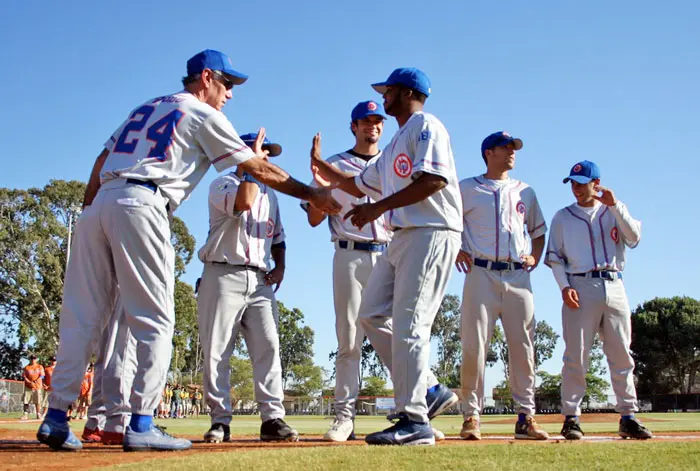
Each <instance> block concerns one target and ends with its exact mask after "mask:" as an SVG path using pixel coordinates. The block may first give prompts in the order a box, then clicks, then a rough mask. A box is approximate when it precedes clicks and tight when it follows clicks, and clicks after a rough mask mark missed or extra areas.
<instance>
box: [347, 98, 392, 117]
mask: <svg viewBox="0 0 700 471" xmlns="http://www.w3.org/2000/svg"><path fill="white" fill-rule="evenodd" d="M367 116H379V117H380V118H382V119H386V116H384V108H382V105H380V104H379V103H377V102H376V101H371V100H370V101H362V102H360V103H358V104H357V105H355V107H354V108H353V109H352V113H350V120H351V121H357V120H358V119H364V118H366V117H367Z"/></svg>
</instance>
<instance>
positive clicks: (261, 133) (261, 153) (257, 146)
mask: <svg viewBox="0 0 700 471" xmlns="http://www.w3.org/2000/svg"><path fill="white" fill-rule="evenodd" d="M263 142H265V128H260V129H259V130H258V137H256V138H255V142H254V143H253V152H255V155H257V156H258V157H260V158H261V159H265V160H267V156H268V154H269V153H270V151H267V150H263V148H262V146H263Z"/></svg>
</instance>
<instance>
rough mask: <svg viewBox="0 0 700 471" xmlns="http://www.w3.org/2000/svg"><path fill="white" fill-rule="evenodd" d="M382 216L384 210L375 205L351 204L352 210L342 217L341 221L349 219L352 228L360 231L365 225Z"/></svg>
mask: <svg viewBox="0 0 700 471" xmlns="http://www.w3.org/2000/svg"><path fill="white" fill-rule="evenodd" d="M382 214H384V210H383V209H382V208H381V207H379V205H377V204H376V203H365V204H358V205H355V204H353V208H352V209H351V210H350V211H348V212H347V213H346V214H345V216H343V220H347V219H350V222H351V223H352V225H353V226H355V227H357V228H358V229H359V230H362V228H363V227H365V225H366V224H368V223H370V222H372V221H374V220H375V219H377V218H378V217H379V216H381V215H382Z"/></svg>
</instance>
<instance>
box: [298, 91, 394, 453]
mask: <svg viewBox="0 0 700 471" xmlns="http://www.w3.org/2000/svg"><path fill="white" fill-rule="evenodd" d="M385 119H386V117H385V116H384V114H383V109H382V107H381V105H379V104H378V103H376V102H374V101H364V102H362V103H358V104H357V105H356V106H355V107H354V108H353V110H352V112H351V114H350V120H351V122H350V130H351V131H352V133H353V135H354V136H355V145H354V146H353V148H352V149H350V150H347V151H345V152H341V153H339V154H335V155H333V156H332V157H330V158H329V159H327V162H328V163H329V164H330V165H333V166H334V167H336V168H337V169H339V170H340V171H342V172H344V173H346V174H352V175H359V174H360V172H361V171H362V170H364V169H365V168H366V167H367V165H368V164H369V163H370V162H371V161H372V160H375V159H377V158H379V155H380V153H381V152H380V151H379V148H378V143H379V139H380V138H381V135H382V130H383V129H384V120H385ZM332 194H333V197H334V198H335V199H336V200H337V201H338V202H339V203H340V204H341V205H342V206H343V209H342V210H341V214H345V213H347V212H348V211H350V210H351V209H352V208H353V206H355V205H358V204H362V203H368V202H372V201H375V200H377V199H381V193H377V194H375V195H372V196H373V197H372V198H370V196H365V197H363V198H358V197H355V196H353V195H351V194H349V193H345V192H344V191H341V190H333V193H332ZM302 208H304V209H305V210H306V211H307V217H308V221H309V224H310V225H311V226H312V227H315V226H318V225H319V224H321V222H323V220H324V219H325V218H326V214H325V213H323V212H321V211H319V210H317V209H315V208H313V207H310V205H308V204H306V203H302ZM328 226H329V228H330V231H331V242H333V244H334V246H335V255H334V256H333V300H334V303H335V333H336V337H337V339H338V355H337V357H336V360H335V420H334V421H333V423H332V424H331V427H330V429H329V430H328V432H326V434H325V435H324V439H325V440H328V441H334V442H344V441H346V440H348V439H353V440H354V439H355V434H354V419H355V402H356V401H357V395H358V393H359V390H360V379H361V378H360V360H361V357H362V343H363V342H364V338H365V332H364V330H363V328H362V326H361V325H360V322H359V318H358V310H359V308H360V300H361V299H362V290H363V289H364V287H365V286H366V284H367V280H368V279H369V274H370V273H371V272H372V269H373V268H374V266H375V265H376V264H377V260H378V258H379V256H380V255H381V253H382V252H383V251H384V249H386V246H387V243H388V242H389V240H390V239H391V232H390V231H389V230H388V229H387V227H386V225H385V222H384V216H379V218H377V219H376V220H374V221H372V222H371V223H369V224H367V225H366V226H365V227H363V228H361V229H358V228H356V227H355V226H353V225H352V223H351V222H350V221H349V220H345V219H343V217H342V216H340V215H338V216H331V217H330V218H329V221H328Z"/></svg>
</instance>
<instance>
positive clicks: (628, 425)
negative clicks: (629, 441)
mask: <svg viewBox="0 0 700 471" xmlns="http://www.w3.org/2000/svg"><path fill="white" fill-rule="evenodd" d="M617 434H618V435H619V436H621V437H622V438H634V439H637V440H647V439H649V438H653V437H654V435H653V434H652V433H651V432H650V431H649V429H647V428H646V427H645V426H644V425H642V423H641V422H640V421H639V420H637V419H636V418H635V417H631V418H629V419H622V418H621V419H620V428H619V429H618V431H617Z"/></svg>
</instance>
